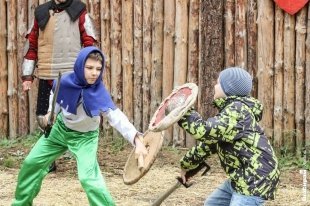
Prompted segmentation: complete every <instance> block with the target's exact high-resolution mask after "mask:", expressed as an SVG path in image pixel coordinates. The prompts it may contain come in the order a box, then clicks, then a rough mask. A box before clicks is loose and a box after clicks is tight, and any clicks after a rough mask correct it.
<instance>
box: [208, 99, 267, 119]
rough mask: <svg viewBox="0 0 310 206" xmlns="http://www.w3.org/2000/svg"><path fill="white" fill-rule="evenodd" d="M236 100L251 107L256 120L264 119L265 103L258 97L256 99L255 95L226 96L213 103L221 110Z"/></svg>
mask: <svg viewBox="0 0 310 206" xmlns="http://www.w3.org/2000/svg"><path fill="white" fill-rule="evenodd" d="M234 101H240V102H242V103H243V104H245V105H246V106H248V107H249V109H250V110H251V112H252V113H253V114H254V117H255V119H256V121H260V120H261V119H262V115H263V109H264V108H263V105H262V103H260V101H259V100H258V99H255V98H254V97H250V96H245V97H239V96H229V97H224V98H218V99H216V100H214V101H213V104H214V106H215V107H217V108H218V109H219V110H222V109H224V108H225V107H226V106H227V105H229V104H230V103H232V102H234Z"/></svg>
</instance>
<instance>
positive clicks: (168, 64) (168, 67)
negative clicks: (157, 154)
mask: <svg viewBox="0 0 310 206" xmlns="http://www.w3.org/2000/svg"><path fill="white" fill-rule="evenodd" d="M164 4H165V5H164V46H163V47H164V55H163V86H162V87H163V93H162V97H163V99H164V98H166V97H167V96H169V94H170V93H171V92H172V90H173V65H174V60H173V59H174V34H175V33H174V31H175V30H174V26H175V1H164ZM172 132H173V129H172V127H170V128H168V129H167V130H165V140H166V142H167V143H172Z"/></svg>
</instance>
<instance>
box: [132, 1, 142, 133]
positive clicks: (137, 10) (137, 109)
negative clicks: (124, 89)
mask: <svg viewBox="0 0 310 206" xmlns="http://www.w3.org/2000/svg"><path fill="white" fill-rule="evenodd" d="M142 11H143V1H142V0H134V9H133V12H134V17H133V18H134V21H133V22H134V40H133V41H134V48H133V52H134V55H133V56H134V57H133V58H134V60H133V61H134V65H133V66H134V68H133V70H134V72H133V75H134V77H133V85H134V86H133V106H134V108H133V111H134V112H133V120H134V125H135V127H136V128H138V129H139V130H140V131H142V120H143V106H142V105H143V102H142V101H143V90H142V84H143V75H142V74H143V15H142V13H143V12H142Z"/></svg>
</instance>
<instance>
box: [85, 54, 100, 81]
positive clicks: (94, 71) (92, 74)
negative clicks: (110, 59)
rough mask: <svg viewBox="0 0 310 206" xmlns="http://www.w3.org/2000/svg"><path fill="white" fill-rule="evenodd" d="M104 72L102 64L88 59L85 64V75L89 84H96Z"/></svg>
mask: <svg viewBox="0 0 310 206" xmlns="http://www.w3.org/2000/svg"><path fill="white" fill-rule="evenodd" d="M101 70H102V64H101V62H100V61H97V60H95V59H92V58H88V59H87V60H86V62H85V67H84V75H85V79H86V81H87V83H88V84H94V83H95V82H96V80H97V79H98V77H99V75H100V72H101Z"/></svg>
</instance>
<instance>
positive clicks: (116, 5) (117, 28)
mask: <svg viewBox="0 0 310 206" xmlns="http://www.w3.org/2000/svg"><path fill="white" fill-rule="evenodd" d="M110 3H111V95H112V98H113V100H114V102H115V103H116V105H117V106H118V107H119V108H120V109H122V101H121V99H122V81H123V79H122V54H121V48H122V42H121V41H122V38H121V35H122V34H121V29H122V23H121V21H122V18H121V8H122V7H121V5H122V3H121V0H115V1H110Z"/></svg>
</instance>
